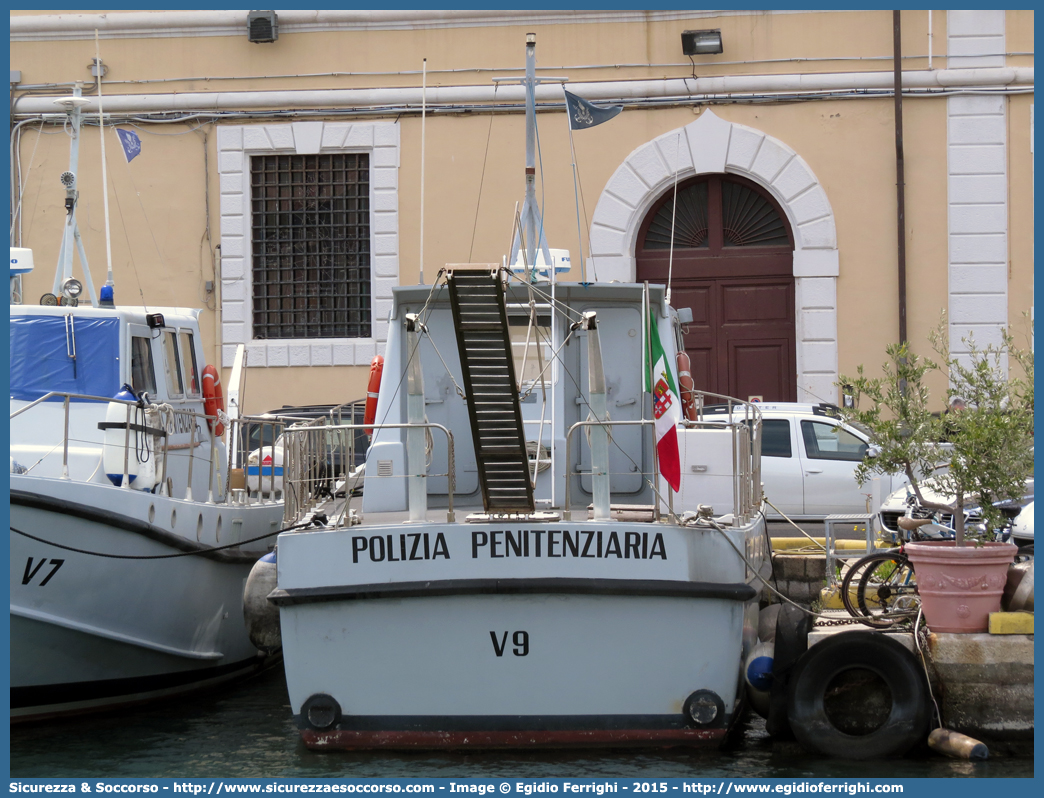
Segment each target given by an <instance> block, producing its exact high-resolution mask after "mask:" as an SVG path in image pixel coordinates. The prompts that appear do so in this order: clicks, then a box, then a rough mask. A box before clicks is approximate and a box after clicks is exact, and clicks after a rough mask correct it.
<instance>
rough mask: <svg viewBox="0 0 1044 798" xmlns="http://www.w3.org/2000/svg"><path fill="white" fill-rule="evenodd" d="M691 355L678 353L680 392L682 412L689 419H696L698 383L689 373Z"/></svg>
mask: <svg viewBox="0 0 1044 798" xmlns="http://www.w3.org/2000/svg"><path fill="white" fill-rule="evenodd" d="M689 368H690V365H689V356H688V355H687V354H685V352H679V353H678V393H679V394H681V402H682V412H683V413H685V418H687V419H688V420H689V421H695V420H696V393H695V390H696V383H695V382H693V380H692V374H690V373H689Z"/></svg>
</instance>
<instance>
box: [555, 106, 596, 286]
mask: <svg viewBox="0 0 1044 798" xmlns="http://www.w3.org/2000/svg"><path fill="white" fill-rule="evenodd" d="M563 91H564V89H563ZM566 129H567V130H568V131H569V154H570V155H571V156H572V159H573V201H574V202H575V203H576V240H577V241H578V242H579V245H580V281H581V282H583V283H586V282H587V272H586V271H585V270H584V234H583V228H582V227H581V226H580V192H579V190H578V189H577V187H576V150H575V149H573V122H572V120H571V119H570V118H569V103H568V102H566ZM596 279H597V278H596Z"/></svg>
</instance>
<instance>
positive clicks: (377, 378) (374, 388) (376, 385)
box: [363, 355, 384, 435]
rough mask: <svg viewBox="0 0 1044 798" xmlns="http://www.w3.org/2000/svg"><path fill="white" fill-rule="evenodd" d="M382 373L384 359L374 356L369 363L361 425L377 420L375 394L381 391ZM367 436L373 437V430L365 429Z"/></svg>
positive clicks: (370, 428)
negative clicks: (364, 407)
mask: <svg viewBox="0 0 1044 798" xmlns="http://www.w3.org/2000/svg"><path fill="white" fill-rule="evenodd" d="M383 373H384V358H383V357H382V356H381V355H374V358H373V360H371V361H370V383H369V384H368V385H367V386H366V410H365V412H364V413H363V424H372V423H373V420H374V419H375V418H377V394H378V393H379V392H380V390H381V374H383ZM366 434H367V435H373V428H372V427H367V428H366Z"/></svg>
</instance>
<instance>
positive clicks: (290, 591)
mask: <svg viewBox="0 0 1044 798" xmlns="http://www.w3.org/2000/svg"><path fill="white" fill-rule="evenodd" d="M540 593H545V594H547V593H549V594H560V595H561V594H565V595H580V596H656V597H665V598H694V599H724V600H726V601H741V602H746V601H751V600H753V599H754V598H756V597H757V595H758V591H757V590H755V588H754V586H753V585H749V584H743V583H719V582H679V581H672V580H667V579H575V578H557V577H549V578H542V579H444V580H435V581H430V582H393V583H390V584H385V583H379V584H372V585H348V586H331V587H296V588H295V587H292V588H285V589H284V588H278V589H276V590H273V591H272V592H271V593H270V594H269V595H268V600H269V601H271V602H272V603H273V604H275V605H277V606H280V607H285V606H290V605H293V604H310V603H314V602H319V601H358V600H361V599H391V598H395V599H399V598H431V597H433V596H476V595H527V594H540Z"/></svg>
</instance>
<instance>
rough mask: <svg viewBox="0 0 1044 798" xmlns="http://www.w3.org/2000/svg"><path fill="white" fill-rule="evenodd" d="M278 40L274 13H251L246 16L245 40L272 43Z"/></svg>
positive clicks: (277, 26) (277, 23)
mask: <svg viewBox="0 0 1044 798" xmlns="http://www.w3.org/2000/svg"><path fill="white" fill-rule="evenodd" d="M278 38H279V18H278V17H277V16H276V12H275V11H251V12H250V13H249V14H248V15H247V39H248V40H249V41H252V42H255V43H257V42H274V41H275V40H276V39H278Z"/></svg>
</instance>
